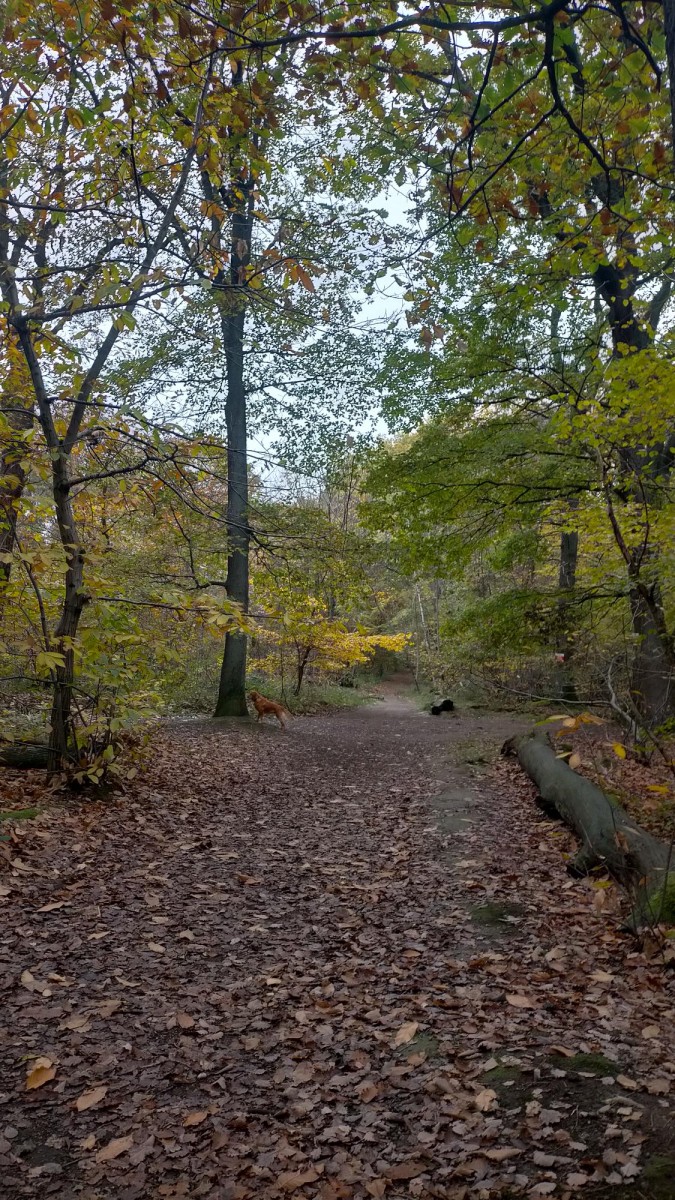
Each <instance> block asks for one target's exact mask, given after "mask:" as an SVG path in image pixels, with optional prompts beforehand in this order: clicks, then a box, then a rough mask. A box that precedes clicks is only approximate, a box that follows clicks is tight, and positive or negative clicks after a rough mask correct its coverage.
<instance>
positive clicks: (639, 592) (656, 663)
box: [630, 580, 675, 725]
mask: <svg viewBox="0 0 675 1200" xmlns="http://www.w3.org/2000/svg"><path fill="white" fill-rule="evenodd" d="M630 610H631V618H632V623H633V632H634V633H635V634H636V635H637V645H636V648H635V654H634V658H633V667H632V672H631V693H632V695H633V699H634V701H635V704H636V706H637V708H638V709H639V711H640V712H641V713H642V714H643V716H645V717H646V718H647V719H648V720H649V722H650V724H652V725H658V724H660V723H661V722H662V721H665V720H666V718H667V717H669V716H670V715H671V714H672V712H673V708H674V707H675V696H674V695H673V690H674V684H675V669H674V666H675V659H674V656H673V647H672V641H671V639H670V637H669V635H668V631H667V628H666V621H665V614H664V612H663V603H662V600H661V589H660V587H659V584H658V581H655V582H654V583H652V585H651V586H647V585H646V584H645V583H643V582H641V581H640V580H638V582H637V583H636V585H635V587H633V588H631V591H630Z"/></svg>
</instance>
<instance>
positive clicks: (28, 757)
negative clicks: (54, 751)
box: [0, 743, 48, 771]
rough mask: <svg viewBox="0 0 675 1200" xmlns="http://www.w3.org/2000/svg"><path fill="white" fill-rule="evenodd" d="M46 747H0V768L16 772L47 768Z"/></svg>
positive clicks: (13, 745) (18, 744) (16, 744)
mask: <svg viewBox="0 0 675 1200" xmlns="http://www.w3.org/2000/svg"><path fill="white" fill-rule="evenodd" d="M47 755H48V748H47V746H39V745H37V744H35V745H32V744H30V743H25V744H24V745H21V744H20V743H11V744H10V745H7V746H2V747H0V766H3V767H12V768H13V769H14V770H15V771H16V770H31V769H36V768H37V769H39V768H41V767H46V766H47Z"/></svg>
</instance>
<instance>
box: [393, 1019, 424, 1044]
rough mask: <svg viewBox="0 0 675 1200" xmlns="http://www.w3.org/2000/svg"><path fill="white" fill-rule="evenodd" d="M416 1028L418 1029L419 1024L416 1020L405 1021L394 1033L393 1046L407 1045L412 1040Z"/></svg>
mask: <svg viewBox="0 0 675 1200" xmlns="http://www.w3.org/2000/svg"><path fill="white" fill-rule="evenodd" d="M418 1029H419V1025H418V1023H417V1021H406V1023H405V1025H402V1026H401V1028H400V1029H399V1031H398V1033H397V1034H396V1037H395V1038H394V1045H395V1046H405V1045H407V1043H408V1042H411V1041H412V1040H413V1038H414V1036H415V1034H416V1033H417V1030H418Z"/></svg>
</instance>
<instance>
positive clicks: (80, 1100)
mask: <svg viewBox="0 0 675 1200" xmlns="http://www.w3.org/2000/svg"><path fill="white" fill-rule="evenodd" d="M107 1091H108V1088H107V1086H105V1085H104V1084H102V1085H101V1087H95V1088H92V1089H91V1091H89V1092H83V1093H82V1095H81V1096H78V1097H77V1100H76V1101H75V1108H76V1109H77V1111H78V1112H84V1111H85V1109H87V1108H93V1107H94V1105H95V1104H98V1103H99V1102H100V1101H101V1100H102V1099H103V1097H104V1096H105V1095H106V1093H107Z"/></svg>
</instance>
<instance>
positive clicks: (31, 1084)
mask: <svg viewBox="0 0 675 1200" xmlns="http://www.w3.org/2000/svg"><path fill="white" fill-rule="evenodd" d="M55 1075H56V1067H55V1066H54V1063H53V1062H52V1060H51V1058H36V1059H35V1061H34V1062H33V1065H32V1066H31V1068H30V1070H29V1072H28V1074H27V1076H26V1091H27V1092H31V1091H33V1090H34V1089H35V1088H39V1087H42V1086H43V1084H45V1083H49V1080H50V1079H53V1078H54V1076H55Z"/></svg>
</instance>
